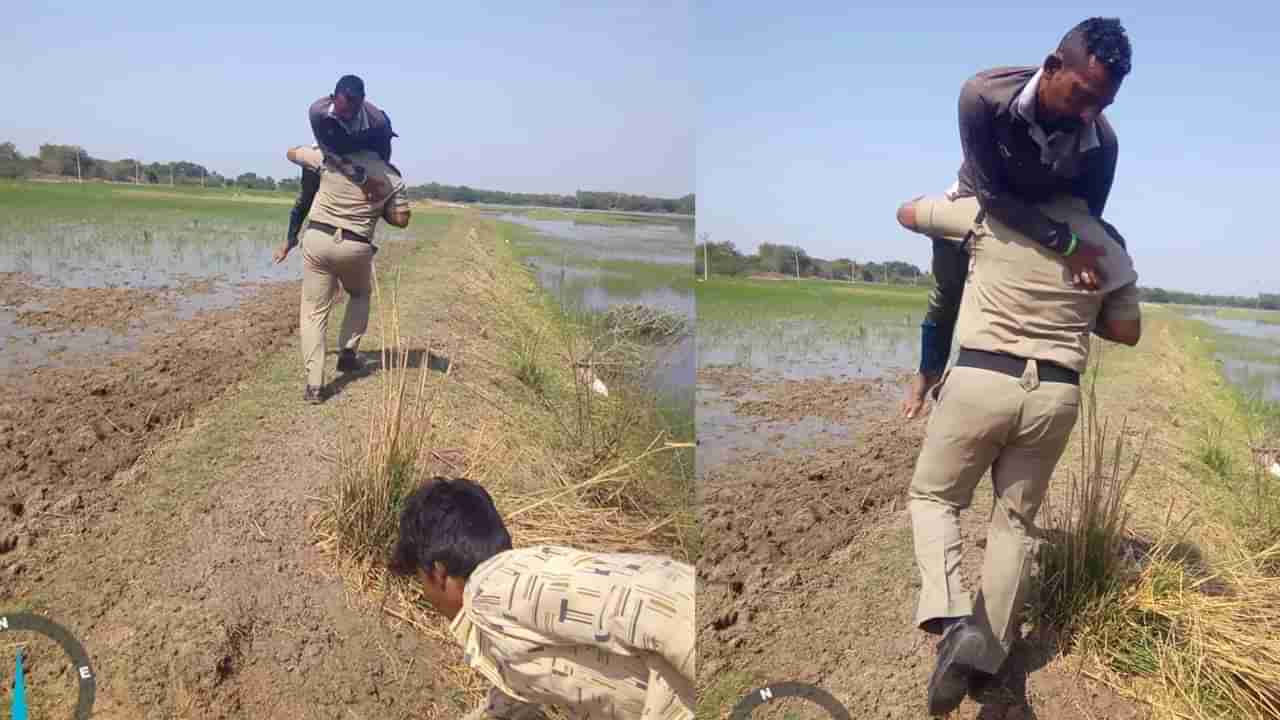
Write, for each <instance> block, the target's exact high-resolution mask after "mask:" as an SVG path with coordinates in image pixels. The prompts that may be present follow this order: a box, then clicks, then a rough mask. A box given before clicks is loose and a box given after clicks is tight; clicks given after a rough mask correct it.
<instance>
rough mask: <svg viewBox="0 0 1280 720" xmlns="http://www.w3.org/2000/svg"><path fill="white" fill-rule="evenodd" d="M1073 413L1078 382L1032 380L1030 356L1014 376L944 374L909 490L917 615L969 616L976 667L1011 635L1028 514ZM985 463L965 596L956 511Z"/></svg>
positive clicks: (1027, 558)
mask: <svg viewBox="0 0 1280 720" xmlns="http://www.w3.org/2000/svg"><path fill="white" fill-rule="evenodd" d="M1079 411H1080V388H1079V387H1078V386H1076V385H1070V384H1064V383H1040V381H1039V376H1038V374H1037V365H1036V363H1035V361H1034V360H1032V361H1028V364H1027V370H1026V372H1025V373H1024V374H1023V377H1022V378H1021V379H1019V378H1015V377H1010V376H1008V375H1003V374H1001V373H997V372H994V371H990V370H980V369H976V368H970V367H954V368H952V369H951V370H950V371H948V373H947V374H946V375H945V376H944V378H943V384H942V388H941V392H940V394H939V397H938V404H937V406H936V407H935V408H934V410H933V414H932V416H931V417H930V419H929V426H928V431H927V435H926V437H925V441H924V445H923V447H922V448H921V451H920V457H919V458H918V459H917V461H916V470H915V476H914V477H913V478H912V480H911V489H910V493H909V496H910V501H909V507H910V512H911V525H912V531H913V534H914V537H915V552H916V563H917V565H918V567H919V570H920V576H921V581H922V584H921V589H920V600H919V605H918V607H917V610H916V623H917V625H923V624H924V623H925V622H927V621H929V620H934V619H938V618H955V617H963V616H966V615H970V614H972V615H973V619H974V621H975V623H976V625H977V627H978V628H979V629H981V630H983V631H984V632H985V633H987V637H988V646H989V647H990V650H991V651H990V653H989V654H988V656H987V657H985V658H982V659H981V661H979V663H978V667H977V669H978V670H981V671H983V672H988V673H992V674H994V673H995V672H996V671H998V670H999V668H1000V665H1001V664H1002V663H1003V662H1004V659H1005V658H1006V657H1007V656H1008V654H1009V649H1010V647H1011V646H1012V644H1013V640H1014V639H1015V637H1016V633H1017V630H1018V627H1019V625H1018V620H1017V615H1018V612H1019V611H1020V610H1021V608H1022V604H1023V602H1024V600H1025V596H1026V589H1027V587H1026V586H1027V581H1028V578H1029V576H1030V571H1031V564H1032V559H1033V557H1034V548H1035V540H1034V538H1033V535H1032V532H1033V527H1034V521H1035V517H1036V513H1037V512H1038V511H1039V509H1040V504H1041V502H1042V501H1043V500H1044V496H1045V492H1046V491H1047V490H1048V486H1049V479H1050V477H1051V476H1052V475H1053V469H1054V466H1055V465H1057V463H1058V460H1059V458H1061V457H1062V453H1063V451H1064V450H1065V449H1066V445H1067V440H1068V438H1069V437H1070V436H1071V430H1072V428H1073V427H1074V426H1075V423H1076V417H1077V415H1078V414H1079ZM988 468H990V469H991V479H992V483H993V485H994V491H995V504H994V506H993V508H992V515H991V521H990V524H989V526H988V530H987V547H986V554H985V557H984V558H983V564H982V585H981V590H980V591H979V593H978V596H977V599H976V601H972V602H971V599H970V597H969V594H968V593H967V592H966V591H965V590H964V581H963V578H962V577H961V573H960V559H961V554H962V553H961V550H962V548H961V540H960V520H959V512H960V511H961V510H963V509H965V508H967V507H969V505H970V503H971V501H972V500H973V491H974V489H975V488H976V487H977V484H978V481H979V480H980V479H982V476H983V474H985V473H986V471H987V469H988ZM992 640H994V642H992Z"/></svg>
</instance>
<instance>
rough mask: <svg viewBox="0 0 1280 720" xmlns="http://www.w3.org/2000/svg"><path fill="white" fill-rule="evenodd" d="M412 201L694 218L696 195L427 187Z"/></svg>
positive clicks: (414, 192) (413, 192)
mask: <svg viewBox="0 0 1280 720" xmlns="http://www.w3.org/2000/svg"><path fill="white" fill-rule="evenodd" d="M405 192H406V194H407V195H408V196H409V198H410V199H411V200H426V199H430V200H443V201H445V202H456V203H486V204H490V205H524V206H527V205H537V206H541V207H555V208H576V209H579V210H621V211H623V212H655V213H679V214H683V215H693V214H694V195H693V193H690V194H688V195H685V196H684V197H681V198H658V197H649V196H647V195H629V194H626V193H614V192H591V191H586V190H579V191H578V192H576V193H574V194H573V195H558V194H553V193H513V192H503V191H501V190H480V189H477V188H472V187H468V186H466V185H442V184H440V183H435V182H433V183H426V184H424V185H413V186H410V187H408V188H406V190H405Z"/></svg>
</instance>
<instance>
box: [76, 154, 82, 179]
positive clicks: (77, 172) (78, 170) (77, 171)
mask: <svg viewBox="0 0 1280 720" xmlns="http://www.w3.org/2000/svg"><path fill="white" fill-rule="evenodd" d="M76 182H79V183H82V182H84V177H83V176H81V175H80V147H79V146H77V147H76Z"/></svg>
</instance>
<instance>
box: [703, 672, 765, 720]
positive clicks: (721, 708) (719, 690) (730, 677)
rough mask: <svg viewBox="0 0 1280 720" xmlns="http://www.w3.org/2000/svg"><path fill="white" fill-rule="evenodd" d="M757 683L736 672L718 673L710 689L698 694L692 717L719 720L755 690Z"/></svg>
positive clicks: (752, 678)
mask: <svg viewBox="0 0 1280 720" xmlns="http://www.w3.org/2000/svg"><path fill="white" fill-rule="evenodd" d="M757 682H759V679H758V678H757V677H755V676H753V675H750V674H748V673H745V672H741V671H738V670H731V671H729V672H725V673H720V674H719V675H718V676H717V677H716V680H715V682H714V683H712V684H711V687H709V688H707V690H706V691H705V692H700V693H698V707H697V710H696V713H695V715H694V717H695V718H696V720H720V718H721V717H723V716H724V715H725V714H726V713H728V712H729V711H730V710H732V709H733V706H734V705H736V704H737V703H738V701H739V700H741V699H742V698H743V696H744V695H746V694H747V693H748V692H750V691H751V690H753V689H755V686H756V683H757Z"/></svg>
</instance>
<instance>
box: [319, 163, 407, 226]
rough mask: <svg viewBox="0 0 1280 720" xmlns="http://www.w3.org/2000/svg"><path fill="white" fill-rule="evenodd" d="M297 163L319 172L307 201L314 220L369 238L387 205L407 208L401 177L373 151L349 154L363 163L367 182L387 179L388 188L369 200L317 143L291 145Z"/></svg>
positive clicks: (387, 209)
mask: <svg viewBox="0 0 1280 720" xmlns="http://www.w3.org/2000/svg"><path fill="white" fill-rule="evenodd" d="M294 154H295V155H296V156H298V160H297V163H298V164H299V165H301V166H303V167H305V168H308V169H310V170H315V171H316V172H318V173H320V189H319V190H317V191H316V197H315V200H314V201H313V202H312V204H311V212H310V214H309V215H308V217H309V218H310V219H312V220H315V221H316V222H321V223H327V224H329V225H333V226H335V227H340V228H343V229H345V230H350V231H351V232H353V233H355V234H357V235H359V236H361V237H364V238H367V239H369V240H370V241H372V240H373V231H374V228H376V227H377V225H378V219H379V218H381V217H384V215H385V214H386V213H387V212H388V211H389V210H391V209H397V210H399V209H407V208H408V207H409V200H408V198H406V197H405V195H404V187H405V185H404V180H403V179H402V178H401V177H400V173H398V172H397V171H396V170H395V168H393V167H392V166H391V165H390V164H388V163H385V162H383V161H382V158H380V157H378V155H377V154H376V153H373V152H370V151H367V150H364V151H361V152H358V153H354V154H352V155H350V156H349V158H348V159H350V160H351V161H352V162H355V163H358V164H360V165H363V166H364V167H365V170H366V172H367V173H368V182H370V183H373V182H376V181H377V180H375V179H381V180H384V181H385V182H386V183H387V187H388V188H389V192H388V193H387V194H385V195H383V196H382V197H379V198H375V199H373V200H370V199H369V198H367V197H365V193H364V189H363V188H361V187H360V186H359V185H356V184H355V183H353V182H351V181H350V180H349V179H347V178H346V177H345V176H343V174H342V173H340V172H338V171H337V170H336V169H334V168H331V167H329V166H328V165H327V164H326V163H325V160H324V153H323V152H321V150H320V149H319V148H317V147H302V148H295V149H294Z"/></svg>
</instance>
